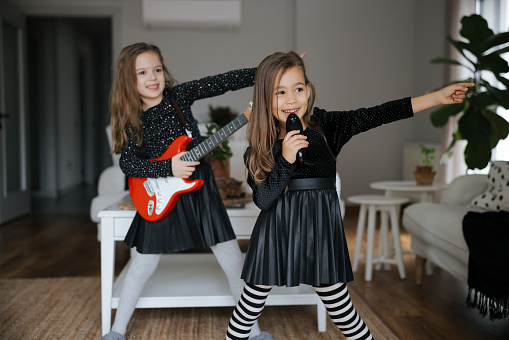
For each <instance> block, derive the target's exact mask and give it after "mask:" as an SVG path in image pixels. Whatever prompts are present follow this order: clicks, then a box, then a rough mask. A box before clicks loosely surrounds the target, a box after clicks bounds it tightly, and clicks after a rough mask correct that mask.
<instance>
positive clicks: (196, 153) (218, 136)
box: [181, 114, 247, 162]
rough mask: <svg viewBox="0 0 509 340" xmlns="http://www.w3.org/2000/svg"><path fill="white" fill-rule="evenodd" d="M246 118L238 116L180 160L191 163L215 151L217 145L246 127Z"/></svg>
mask: <svg viewBox="0 0 509 340" xmlns="http://www.w3.org/2000/svg"><path fill="white" fill-rule="evenodd" d="M246 123H247V118H246V116H245V115H244V114H241V115H239V116H238V117H237V118H235V119H234V120H232V121H231V122H229V123H228V124H227V125H225V126H223V127H222V128H221V129H219V130H218V131H217V132H216V133H214V134H213V135H212V136H210V137H209V138H207V139H206V140H205V141H203V142H201V143H200V144H198V145H197V146H196V147H194V148H193V149H192V150H191V151H189V152H187V153H186V154H185V155H184V156H182V158H181V159H182V160H184V161H186V162H192V161H197V160H200V159H202V158H203V157H204V156H206V155H207V154H208V153H209V152H210V151H212V150H213V149H215V148H216V147H217V146H218V145H219V144H221V143H222V142H224V141H225V140H226V139H227V138H228V137H230V136H231V135H233V134H234V133H235V132H236V131H237V130H238V129H240V128H241V127H243V126H244V125H246Z"/></svg>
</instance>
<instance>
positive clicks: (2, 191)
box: [0, 2, 31, 224]
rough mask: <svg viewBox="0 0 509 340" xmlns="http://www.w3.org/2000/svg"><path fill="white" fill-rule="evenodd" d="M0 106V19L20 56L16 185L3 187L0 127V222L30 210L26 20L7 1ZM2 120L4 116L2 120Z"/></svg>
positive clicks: (0, 9) (1, 6)
mask: <svg viewBox="0 0 509 340" xmlns="http://www.w3.org/2000/svg"><path fill="white" fill-rule="evenodd" d="M0 13H1V14H0V93H1V94H2V96H0V110H1V111H2V112H5V105H6V102H5V89H6V84H5V82H6V80H5V79H4V75H5V72H3V70H4V67H5V60H4V53H3V22H4V21H5V22H7V23H9V24H11V25H13V26H14V27H16V30H17V43H18V56H19V57H20V60H19V65H18V72H17V76H18V78H19V89H18V90H19V103H18V105H19V112H18V113H19V122H20V124H19V125H20V126H19V143H20V145H19V150H20V171H21V174H20V188H19V190H16V191H12V192H9V191H8V188H7V182H8V180H9V179H8V178H7V171H5V169H6V164H5V163H4V160H5V158H6V150H7V149H6V148H7V147H8V146H7V145H6V144H7V143H6V138H5V134H4V133H3V132H2V131H0V138H1V139H2V150H0V175H1V178H0V224H3V223H5V222H7V221H10V220H12V219H15V218H17V217H19V216H22V215H25V214H27V213H29V212H30V210H31V204H30V183H29V174H28V169H29V159H28V138H27V133H28V127H27V61H26V34H25V33H26V24H25V15H24V14H23V12H22V11H21V10H19V9H18V8H16V7H14V6H13V5H11V4H9V3H7V2H1V3H0ZM3 123H5V120H3Z"/></svg>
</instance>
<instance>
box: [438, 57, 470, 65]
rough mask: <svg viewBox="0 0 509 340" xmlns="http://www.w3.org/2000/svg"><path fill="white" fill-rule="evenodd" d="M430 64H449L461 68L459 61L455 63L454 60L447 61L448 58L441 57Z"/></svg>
mask: <svg viewBox="0 0 509 340" xmlns="http://www.w3.org/2000/svg"><path fill="white" fill-rule="evenodd" d="M431 63H432V64H449V65H458V66H463V64H462V63H460V62H459V61H456V60H454V59H449V58H441V57H439V58H435V59H433V60H431Z"/></svg>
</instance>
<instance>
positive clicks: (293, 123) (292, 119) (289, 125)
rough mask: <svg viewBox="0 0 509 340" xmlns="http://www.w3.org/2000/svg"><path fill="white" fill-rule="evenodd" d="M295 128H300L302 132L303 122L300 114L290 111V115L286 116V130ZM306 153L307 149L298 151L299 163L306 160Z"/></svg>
mask: <svg viewBox="0 0 509 340" xmlns="http://www.w3.org/2000/svg"><path fill="white" fill-rule="evenodd" d="M293 130H299V131H300V133H302V130H303V129H302V122H301V121H300V118H299V116H297V115H296V114H295V113H290V114H289V115H288V117H287V118H286V132H287V133H288V132H290V131H293ZM305 154H306V149H305V148H302V149H300V150H299V151H297V160H298V161H299V163H302V162H304V156H305Z"/></svg>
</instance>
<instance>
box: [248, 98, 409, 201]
mask: <svg viewBox="0 0 509 340" xmlns="http://www.w3.org/2000/svg"><path fill="white" fill-rule="evenodd" d="M412 116H413V110H412V103H411V99H410V98H404V99H400V100H395V101H391V102H387V103H385V104H382V105H378V106H374V107H372V108H367V109H365V108H363V109H358V110H352V111H325V110H322V109H319V108H315V109H314V112H313V119H315V120H316V121H317V122H318V126H319V128H320V130H321V131H320V130H316V129H311V128H306V130H304V132H303V133H304V135H306V136H307V140H308V142H309V146H308V148H307V149H308V150H307V151H306V157H305V159H304V162H303V163H302V164H301V163H299V162H297V161H296V162H295V163H294V164H290V163H288V162H287V161H286V159H284V157H283V155H282V153H283V140H282V139H280V140H278V141H277V142H276V144H275V145H274V148H273V150H272V153H273V155H274V159H275V160H276V164H275V166H274V168H273V169H272V171H271V172H270V174H269V175H268V177H267V178H266V180H265V181H264V182H263V183H262V184H261V185H257V184H256V183H255V182H254V180H253V178H252V177H251V175H248V184H249V186H250V187H251V189H253V201H254V203H255V204H256V205H257V206H258V207H259V208H260V209H262V210H265V209H268V208H270V207H271V206H272V205H273V204H275V202H276V200H277V199H278V197H279V196H280V195H281V194H282V193H283V192H284V191H285V188H286V186H287V185H288V182H289V181H290V179H292V178H334V177H335V176H336V161H335V160H334V158H333V156H332V154H331V153H333V154H334V156H337V155H338V154H339V152H340V151H341V148H342V147H343V146H344V145H345V144H346V143H347V142H348V141H349V140H350V139H351V138H352V137H353V136H354V135H356V134H359V133H361V132H364V131H367V130H369V129H372V128H375V127H377V126H380V125H382V124H387V123H390V122H393V121H397V120H400V119H404V118H409V117H412ZM322 132H323V135H322ZM323 136H325V138H326V139H327V143H326V142H325V140H324V138H323ZM327 144H328V146H327ZM329 147H330V149H329ZM248 152H249V148H248V149H247V150H246V153H245V155H244V159H245V160H246V161H247V153H248Z"/></svg>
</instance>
